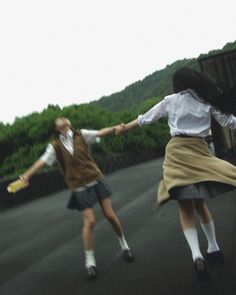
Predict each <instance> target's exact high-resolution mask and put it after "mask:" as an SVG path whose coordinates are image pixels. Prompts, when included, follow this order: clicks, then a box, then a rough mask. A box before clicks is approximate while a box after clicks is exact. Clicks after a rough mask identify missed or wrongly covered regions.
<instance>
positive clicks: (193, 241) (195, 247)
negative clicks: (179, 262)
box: [184, 228, 203, 261]
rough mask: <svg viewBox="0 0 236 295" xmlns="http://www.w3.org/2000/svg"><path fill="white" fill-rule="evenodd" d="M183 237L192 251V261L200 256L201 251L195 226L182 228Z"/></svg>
mask: <svg viewBox="0 0 236 295" xmlns="http://www.w3.org/2000/svg"><path fill="white" fill-rule="evenodd" d="M184 235H185V238H186V240H187V242H188V245H189V247H190V249H191V252H192V257H193V261H195V260H196V259H197V258H202V259H203V256H202V253H201V251H200V248H199V242H198V235H197V230H196V228H188V229H185V230H184Z"/></svg>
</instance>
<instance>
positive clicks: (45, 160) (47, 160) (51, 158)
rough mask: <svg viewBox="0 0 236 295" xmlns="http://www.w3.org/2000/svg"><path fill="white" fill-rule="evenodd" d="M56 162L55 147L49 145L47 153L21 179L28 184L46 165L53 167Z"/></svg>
mask: <svg viewBox="0 0 236 295" xmlns="http://www.w3.org/2000/svg"><path fill="white" fill-rule="evenodd" d="M55 161H56V152H55V149H54V147H53V146H52V145H51V144H48V146H47V149H46V151H45V153H44V154H43V155H42V156H41V157H40V158H39V159H38V160H37V161H36V162H35V163H34V164H33V165H32V166H31V167H30V168H29V169H27V170H26V171H25V172H24V173H23V174H22V175H21V176H20V179H21V180H23V181H24V182H25V183H27V184H28V182H29V179H30V178H31V177H32V176H33V175H34V174H35V173H36V172H38V171H39V170H40V169H42V168H43V167H44V166H45V164H47V165H48V166H52V165H53V163H54V162H55Z"/></svg>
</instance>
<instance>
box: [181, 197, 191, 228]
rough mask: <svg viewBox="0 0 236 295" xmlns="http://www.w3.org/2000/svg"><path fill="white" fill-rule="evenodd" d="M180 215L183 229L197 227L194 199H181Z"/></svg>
mask: <svg viewBox="0 0 236 295" xmlns="http://www.w3.org/2000/svg"><path fill="white" fill-rule="evenodd" d="M179 217H180V224H181V226H182V229H183V230H185V229H188V228H195V223H194V207H193V201H192V200H182V201H179Z"/></svg>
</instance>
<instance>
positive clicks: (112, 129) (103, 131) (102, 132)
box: [97, 124, 124, 137]
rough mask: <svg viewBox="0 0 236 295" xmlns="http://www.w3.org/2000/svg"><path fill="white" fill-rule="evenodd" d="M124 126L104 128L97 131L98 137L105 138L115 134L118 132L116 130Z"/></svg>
mask: <svg viewBox="0 0 236 295" xmlns="http://www.w3.org/2000/svg"><path fill="white" fill-rule="evenodd" d="M122 126H124V124H119V125H116V126H112V127H107V128H103V129H100V130H98V131H97V137H104V136H107V135H110V134H113V133H114V132H115V131H116V128H118V127H122Z"/></svg>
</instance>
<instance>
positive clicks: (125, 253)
mask: <svg viewBox="0 0 236 295" xmlns="http://www.w3.org/2000/svg"><path fill="white" fill-rule="evenodd" d="M123 257H124V260H125V261H127V262H131V261H133V260H134V254H133V253H132V251H131V250H130V249H126V250H124V251H123Z"/></svg>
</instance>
